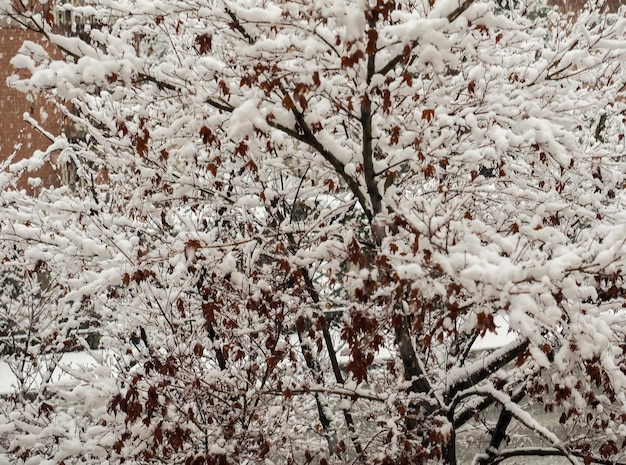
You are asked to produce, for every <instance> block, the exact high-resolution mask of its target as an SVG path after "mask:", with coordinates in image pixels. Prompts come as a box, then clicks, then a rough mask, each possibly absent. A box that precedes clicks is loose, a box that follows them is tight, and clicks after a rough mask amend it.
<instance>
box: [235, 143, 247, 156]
mask: <svg viewBox="0 0 626 465" xmlns="http://www.w3.org/2000/svg"><path fill="white" fill-rule="evenodd" d="M247 152H248V144H246V143H245V142H243V141H242V142H240V143H239V145H238V146H237V147H236V148H235V155H241V156H242V157H245V156H246V153H247Z"/></svg>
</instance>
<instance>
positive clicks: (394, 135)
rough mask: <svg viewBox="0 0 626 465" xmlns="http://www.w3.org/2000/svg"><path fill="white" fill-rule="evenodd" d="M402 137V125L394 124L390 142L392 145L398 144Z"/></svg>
mask: <svg viewBox="0 0 626 465" xmlns="http://www.w3.org/2000/svg"><path fill="white" fill-rule="evenodd" d="M399 139H400V126H394V127H393V128H391V138H390V140H389V142H390V143H391V145H396V144H397V143H398V141H399Z"/></svg>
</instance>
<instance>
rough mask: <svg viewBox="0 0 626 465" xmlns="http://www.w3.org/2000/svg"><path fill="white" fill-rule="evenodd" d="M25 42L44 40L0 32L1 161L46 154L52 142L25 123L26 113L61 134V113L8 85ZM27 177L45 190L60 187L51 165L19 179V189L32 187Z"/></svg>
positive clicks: (28, 34) (10, 31)
mask: <svg viewBox="0 0 626 465" xmlns="http://www.w3.org/2000/svg"><path fill="white" fill-rule="evenodd" d="M25 40H30V41H33V42H37V43H40V44H42V45H44V44H43V43H42V41H41V37H40V36H39V35H38V34H36V33H34V32H31V31H23V30H20V29H0V160H6V158H7V157H9V156H10V155H11V154H13V153H15V158H14V160H21V159H23V158H25V157H29V156H30V155H31V154H32V153H33V152H34V151H35V150H45V149H46V148H47V147H48V145H49V144H50V141H49V140H48V139H47V138H46V137H44V136H43V135H42V134H40V133H39V132H38V131H36V130H35V129H34V128H32V127H31V126H30V125H29V124H28V123H26V122H25V121H24V118H23V115H24V113H29V114H31V115H32V116H33V118H34V119H36V120H38V121H40V123H41V125H42V127H43V128H44V129H46V130H47V131H49V132H51V133H52V134H58V133H59V131H60V128H61V117H60V115H59V113H58V111H57V110H56V109H55V108H54V107H53V106H52V105H50V104H48V103H47V102H45V100H43V99H42V98H41V97H38V98H32V97H31V98H29V97H28V96H26V95H24V94H23V93H21V92H19V91H17V90H15V89H12V88H10V87H9V86H7V84H6V80H7V77H8V76H10V75H11V74H14V73H15V69H14V68H13V67H12V66H11V64H10V61H11V58H13V57H14V56H15V55H16V54H17V52H18V50H19V49H20V47H21V45H22V43H23V42H24V41H25ZM27 177H39V178H41V181H42V186H51V185H58V184H59V174H58V173H57V171H56V169H55V168H54V167H53V166H52V165H50V164H48V165H45V166H44V167H42V168H41V169H39V170H37V171H34V172H30V173H26V175H25V176H23V177H22V179H20V182H19V184H18V188H20V189H21V188H27V189H28V190H31V191H32V190H33V189H32V188H30V187H29V185H28V183H27Z"/></svg>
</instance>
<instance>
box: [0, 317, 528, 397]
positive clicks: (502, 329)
mask: <svg viewBox="0 0 626 465" xmlns="http://www.w3.org/2000/svg"><path fill="white" fill-rule="evenodd" d="M494 322H495V324H496V327H497V329H496V332H488V333H486V334H485V335H484V336H482V337H480V338H478V339H477V340H476V342H475V343H474V345H473V346H472V350H473V351H480V350H495V349H498V348H500V347H503V346H505V345H507V344H509V343H510V342H512V341H514V340H515V338H516V337H517V335H516V333H515V332H513V331H510V330H509V325H508V323H507V321H506V320H505V319H504V318H503V317H500V316H497V317H495V318H494ZM295 342H296V341H295V340H294V343H295ZM390 357H391V354H390V353H389V351H388V350H387V349H384V350H381V352H380V353H379V354H378V358H379V359H381V360H386V359H389V358H390ZM339 359H340V360H339V361H340V363H344V364H345V363H347V362H348V356H347V355H342V354H340V357H339ZM344 359H345V360H344ZM98 366H99V363H98V362H97V361H96V359H95V358H94V357H93V356H92V355H91V354H90V353H88V352H67V353H64V354H63V355H62V356H61V359H60V361H59V362H58V364H57V366H56V367H55V369H54V371H53V373H52V376H51V378H50V381H49V382H50V383H52V384H56V383H63V382H69V381H72V380H75V379H76V375H77V374H79V373H80V372H81V371H83V370H93V369H94V368H96V367H98ZM40 367H42V368H43V370H45V368H46V362H45V361H40ZM43 370H40V372H41V371H43ZM41 382H42V376H41V375H38V376H35V377H34V379H32V380H31V383H30V389H29V390H32V391H36V390H38V388H39V386H40V385H41ZM17 386H18V377H17V376H16V373H15V371H14V370H13V369H12V367H11V366H10V365H9V363H7V362H6V361H4V360H0V396H6V395H10V394H12V393H13V392H15V390H16V388H17Z"/></svg>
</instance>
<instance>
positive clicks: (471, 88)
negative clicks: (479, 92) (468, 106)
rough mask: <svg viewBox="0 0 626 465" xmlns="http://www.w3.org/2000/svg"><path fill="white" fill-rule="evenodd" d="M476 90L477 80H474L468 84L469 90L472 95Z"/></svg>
mask: <svg viewBox="0 0 626 465" xmlns="http://www.w3.org/2000/svg"><path fill="white" fill-rule="evenodd" d="M475 90H476V81H474V80H472V81H470V82H469V84H468V85H467V92H469V94H470V95H474V91H475Z"/></svg>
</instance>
